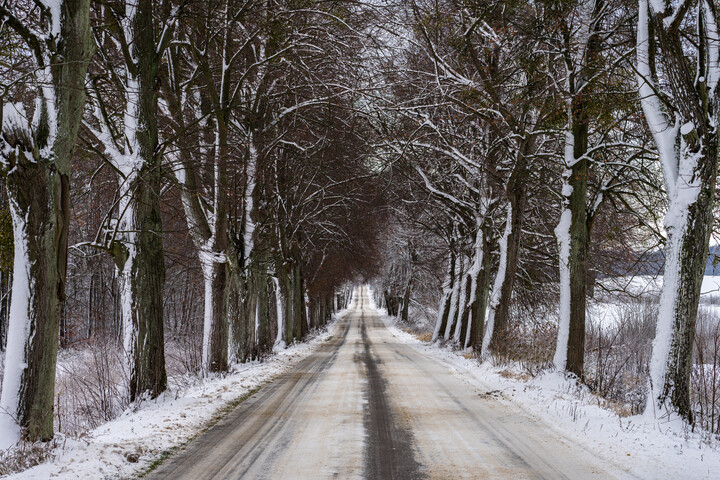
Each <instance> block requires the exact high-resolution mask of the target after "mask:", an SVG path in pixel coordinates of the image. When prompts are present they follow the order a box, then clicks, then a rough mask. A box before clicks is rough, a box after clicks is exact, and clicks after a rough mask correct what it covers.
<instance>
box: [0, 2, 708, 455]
mask: <svg viewBox="0 0 720 480" xmlns="http://www.w3.org/2000/svg"><path fill="white" fill-rule="evenodd" d="M719 21H720V20H719V19H718V11H717V8H716V5H715V3H714V2H712V1H710V0H679V1H669V0H638V1H637V2H627V1H623V0H539V1H538V0H534V1H530V0H508V1H502V2H498V1H491V0H401V1H398V2H386V3H385V2H370V3H367V4H364V3H362V2H349V1H344V0H337V1H330V2H322V1H317V0H209V1H195V0H161V1H153V0H0V132H1V139H0V159H1V162H0V171H1V172H2V177H3V179H4V186H3V188H2V195H0V198H1V199H2V201H1V202H0V214H3V215H0V217H2V218H0V290H2V292H0V293H4V294H6V296H3V297H2V298H0V317H2V321H1V322H0V340H1V341H0V345H2V347H3V348H4V349H5V352H4V355H5V361H4V374H3V384H2V395H1V397H0V410H1V412H0V428H2V429H4V430H3V431H13V432H15V436H16V437H17V438H23V439H25V440H29V441H35V440H47V439H50V438H51V437H52V436H53V433H54V428H55V427H54V425H53V418H54V410H53V409H54V402H55V390H54V385H55V378H56V362H57V356H58V346H61V347H62V348H65V347H68V348H69V347H72V346H77V345H80V344H81V343H82V342H85V343H88V344H89V343H91V342H93V341H97V339H99V338H102V339H103V342H105V343H104V344H108V343H109V344H110V345H111V347H112V348H111V349H112V350H113V351H117V352H120V356H121V357H122V364H123V367H124V369H123V374H124V378H125V381H126V385H124V387H123V389H122V392H121V394H122V395H123V397H124V398H125V399H126V400H127V401H128V402H132V401H136V400H140V399H143V398H148V397H149V398H154V397H157V396H158V395H160V394H161V393H162V392H163V391H164V390H165V389H166V388H167V383H168V376H167V367H166V363H167V360H168V355H167V352H168V350H169V349H170V348H171V347H172V348H175V346H176V345H178V344H179V343H181V342H186V343H187V344H188V345H189V347H187V350H188V351H190V352H193V353H192V354H193V355H195V356H196V357H197V360H196V361H194V360H193V361H191V360H188V359H187V358H186V359H184V361H186V363H188V364H191V366H190V368H189V369H190V370H194V373H199V374H202V375H207V374H210V373H211V372H220V373H222V372H226V371H228V369H229V368H230V366H231V365H232V363H233V362H244V361H247V360H250V359H257V358H262V357H263V356H264V355H266V354H268V353H269V352H270V351H272V349H273V348H281V347H282V346H284V345H287V344H290V343H292V342H294V341H300V340H302V339H303V338H304V337H305V336H306V335H307V334H308V332H309V331H310V329H312V328H315V327H318V326H321V325H324V324H325V323H327V322H328V321H329V319H330V316H331V313H332V312H333V311H334V310H336V309H337V308H339V307H342V306H343V305H344V304H345V301H346V300H347V294H348V289H347V286H348V285H349V284H351V283H352V282H357V281H366V280H370V279H372V280H373V281H374V283H375V284H376V285H377V286H378V289H377V290H376V293H377V294H378V299H379V300H380V302H381V303H382V305H383V306H385V307H386V308H387V309H388V312H389V313H390V314H392V315H397V316H398V317H400V318H401V319H403V320H404V321H408V320H409V317H410V311H411V306H413V308H420V309H425V310H427V311H431V312H433V314H435V313H436V315H435V318H436V321H435V325H434V327H435V328H434V332H433V340H442V341H451V342H454V343H455V344H456V345H458V346H459V347H461V348H470V349H472V351H473V352H474V354H475V355H476V356H477V357H478V358H481V359H482V358H486V357H487V355H489V354H495V355H508V354H509V353H510V352H508V351H507V350H508V346H509V345H510V341H509V339H510V338H512V337H515V336H517V332H518V331H519V329H520V328H521V323H522V322H521V321H520V319H519V318H518V314H517V312H518V311H519V310H518V308H516V307H517V306H519V305H520V306H526V307H527V306H530V307H528V308H535V307H537V306H538V305H540V304H543V305H545V306H548V305H549V306H550V308H547V310H546V311H547V316H548V318H549V319H551V320H552V324H553V337H552V338H553V342H554V348H553V358H552V362H551V363H552V365H551V368H554V369H555V370H557V371H560V372H567V374H569V375H571V376H574V377H576V378H577V379H578V380H579V381H584V380H585V371H586V365H585V359H586V357H587V351H586V348H585V347H586V344H585V342H586V333H587V332H586V326H587V319H586V311H587V299H588V297H589V296H591V295H592V294H593V292H594V290H595V289H596V284H597V279H598V278H599V277H600V276H604V275H616V274H618V273H628V272H630V271H631V270H632V265H633V263H634V262H636V261H637V260H638V255H639V253H638V252H642V251H646V250H650V249H652V248H657V247H658V246H659V245H660V246H662V247H663V248H664V249H665V252H666V261H665V267H664V268H665V275H664V278H665V281H664V284H663V290H662V296H661V299H660V309H659V312H660V314H659V318H658V321H657V328H656V331H657V333H656V338H655V342H654V344H653V354H652V360H651V362H650V364H649V373H648V378H649V381H648V386H647V407H646V408H648V409H651V410H652V411H653V412H655V415H656V416H658V417H659V416H661V415H663V414H665V413H671V414H677V415H679V416H680V417H682V418H683V419H685V420H686V421H688V422H690V423H692V422H693V408H692V406H691V402H690V376H691V372H692V362H693V345H694V343H693V342H694V333H695V322H696V318H697V313H698V303H699V300H700V287H701V283H702V276H703V272H704V269H705V264H706V258H707V254H708V243H709V238H710V234H711V230H712V227H713V215H712V214H713V206H714V205H713V201H714V197H715V176H716V169H717V155H718V146H717V132H716V131H715V128H716V124H717V121H718V118H717V116H718V113H717V109H718V105H717V102H718V98H717V96H718V93H717V83H718V81H720V36H719V35H720V32H719V31H718V27H717V25H718V22H719ZM663 216H664V220H663ZM10 230H12V234H10V233H9V231H10ZM8 259H12V260H8ZM10 277H12V279H10ZM8 300H9V301H8ZM5 345H6V346H5Z"/></svg>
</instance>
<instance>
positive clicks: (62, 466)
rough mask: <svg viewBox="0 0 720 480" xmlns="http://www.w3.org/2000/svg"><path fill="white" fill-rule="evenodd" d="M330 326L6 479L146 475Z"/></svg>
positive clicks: (69, 444)
mask: <svg viewBox="0 0 720 480" xmlns="http://www.w3.org/2000/svg"><path fill="white" fill-rule="evenodd" d="M344 313H345V312H339V313H338V314H337V315H336V316H335V321H334V322H332V323H331V324H329V325H328V326H327V327H326V328H325V329H323V330H320V331H318V332H317V333H316V334H315V335H314V337H312V338H311V339H309V340H308V341H306V342H303V343H299V344H295V345H292V346H290V347H289V348H287V349H284V350H280V351H278V352H276V353H274V354H273V355H271V356H270V357H269V358H267V359H266V360H265V361H263V362H248V363H243V364H237V365H235V366H234V368H233V369H232V371H231V372H230V373H228V374H226V375H223V376H211V377H209V378H205V379H199V380H198V383H197V384H196V385H193V386H191V387H188V388H184V389H178V390H172V389H171V390H168V391H167V392H165V393H164V394H163V395H161V396H160V397H158V398H157V399H155V400H150V401H145V402H142V403H140V404H139V405H135V406H134V408H133V407H131V408H130V409H128V410H127V411H125V412H124V413H123V415H121V416H120V417H119V418H117V419H115V420H112V421H110V422H108V423H106V424H105V425H102V426H101V427H99V428H97V429H95V430H92V431H90V432H89V433H88V434H87V435H84V436H82V437H80V438H70V437H64V436H62V435H60V434H59V435H57V436H56V443H57V444H58V446H57V447H56V448H55V449H54V451H53V454H52V456H53V458H52V459H51V460H49V461H48V462H46V463H43V464H41V465H37V466H35V467H33V468H30V469H28V470H25V471H23V472H20V473H17V474H14V475H10V476H6V477H4V478H7V479H13V480H15V479H18V480H19V479H23V480H25V479H38V480H40V479H42V480H45V479H51V478H58V479H75V478H77V479H91V478H92V479H114V478H127V477H132V476H134V475H137V474H140V473H141V472H143V471H145V470H147V469H148V468H149V467H150V466H151V465H152V464H153V463H154V462H157V461H158V460H160V459H162V458H163V457H164V456H165V455H167V452H168V451H170V450H171V449H173V448H176V447H179V446H182V445H184V444H185V443H187V442H188V441H189V440H191V439H192V438H193V437H195V436H196V435H197V434H198V433H201V432H202V431H204V430H205V429H207V428H208V427H209V426H211V425H212V424H213V423H214V422H215V421H216V420H218V419H219V418H221V417H222V416H223V415H224V414H227V413H229V411H230V410H231V409H232V408H233V407H234V406H236V405H238V404H239V403H240V402H241V401H242V400H243V399H244V398H247V396H248V395H250V394H252V393H254V392H255V391H256V390H257V389H258V388H260V387H261V386H262V385H263V384H266V383H268V382H269V381H271V380H273V379H275V378H277V377H278V376H279V375H280V374H282V373H284V372H286V371H287V370H289V369H290V368H292V367H293V366H295V365H296V364H297V363H298V362H300V361H301V360H302V359H304V358H306V357H307V356H309V355H310V354H311V353H312V352H313V351H314V350H315V349H316V348H317V346H318V345H319V344H321V343H322V342H324V341H326V340H327V339H328V338H329V337H331V336H332V335H333V334H334V332H335V328H336V326H337V318H340V317H341V316H342V315H344Z"/></svg>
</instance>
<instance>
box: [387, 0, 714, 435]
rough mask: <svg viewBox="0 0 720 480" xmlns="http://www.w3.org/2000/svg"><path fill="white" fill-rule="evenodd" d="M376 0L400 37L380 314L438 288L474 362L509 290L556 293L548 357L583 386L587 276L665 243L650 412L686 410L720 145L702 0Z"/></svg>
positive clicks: (443, 312) (505, 306)
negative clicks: (389, 227) (393, 1)
mask: <svg viewBox="0 0 720 480" xmlns="http://www.w3.org/2000/svg"><path fill="white" fill-rule="evenodd" d="M389 12H390V13H388V18H390V19H391V20H389V22H392V23H393V25H394V27H393V30H394V31H399V32H402V34H401V36H402V37H403V38H402V39H401V40H397V41H396V42H395V43H394V44H393V48H396V50H395V52H396V53H395V55H393V56H392V64H391V65H390V66H389V67H388V69H387V74H386V82H387V88H388V93H387V94H386V96H385V97H384V100H385V103H384V104H383V105H382V106H379V107H378V108H379V109H381V111H382V112H383V114H382V115H378V121H377V128H378V130H380V131H382V132H383V134H384V135H383V141H382V142H381V144H380V145H379V146H378V149H379V151H381V152H382V155H383V156H384V157H385V158H386V159H387V162H388V163H389V164H390V165H391V171H392V174H393V175H394V176H395V178H396V181H397V183H398V184H399V185H401V186H400V187H398V188H396V189H395V191H394V193H395V194H396V195H395V197H394V200H392V202H391V204H392V205H394V207H393V218H394V219H395V220H396V224H397V226H396V227H395V228H394V230H393V233H392V234H391V235H389V236H388V238H387V240H386V243H387V247H386V249H387V251H388V252H389V256H390V257H391V260H390V264H388V265H387V266H386V267H385V268H384V276H383V278H382V279H381V280H379V281H378V285H379V288H380V289H382V290H383V295H382V299H381V300H382V301H383V302H384V304H385V305H386V306H387V307H388V310H389V311H391V312H393V313H396V314H398V315H399V316H401V317H406V316H407V313H406V312H407V308H408V304H409V303H410V302H413V301H415V302H416V304H417V305H418V306H419V307H422V306H423V301H426V300H424V299H426V298H431V297H432V295H427V291H428V290H433V291H440V292H441V295H440V297H441V298H440V303H439V307H438V309H437V312H438V313H437V320H436V323H435V330H434V334H433V336H434V339H440V340H453V341H455V342H456V343H457V344H458V345H459V346H460V347H462V348H466V347H470V348H472V349H473V350H474V351H475V353H476V354H477V355H478V356H481V357H482V356H484V355H486V354H487V353H489V352H493V353H495V354H503V350H504V349H506V348H507V342H506V341H505V339H506V337H507V336H508V334H514V332H513V331H512V330H511V329H512V328H519V325H520V323H521V322H518V321H512V320H513V319H512V318H510V314H509V312H510V309H509V307H510V305H511V304H512V302H519V303H522V302H523V301H527V300H528V298H534V299H538V298H540V297H542V296H543V294H549V295H550V296H551V297H552V296H553V295H557V297H556V298H557V302H558V304H556V305H559V306H558V307H557V311H558V312H559V315H558V316H559V322H558V326H557V340H556V346H555V354H554V358H553V362H552V363H553V365H554V368H555V369H556V370H558V371H565V372H567V373H569V374H572V375H574V376H575V377H577V378H578V379H579V380H581V381H582V380H583V377H584V371H585V366H584V361H585V357H586V352H585V338H586V332H585V327H586V318H585V317H586V309H587V306H586V298H587V296H588V294H590V293H591V292H592V290H593V289H594V287H595V283H596V278H597V276H598V275H600V274H604V275H608V274H609V275H617V274H618V273H622V272H626V271H628V270H627V267H628V266H629V265H631V264H632V262H633V261H635V260H637V256H638V253H639V252H642V251H643V250H645V249H652V248H655V247H656V246H657V245H658V243H660V244H663V243H664V248H665V252H666V263H665V275H664V279H665V280H664V284H663V288H662V295H661V303H660V317H659V319H658V323H657V334H656V338H655V341H654V344H653V356H652V361H651V362H650V375H649V378H650V381H649V385H648V401H647V407H646V408H647V409H650V410H651V411H652V412H654V413H655V414H656V415H657V416H658V417H660V416H661V415H663V414H664V413H668V412H669V413H676V414H679V415H680V416H681V417H683V418H684V419H686V420H687V421H689V422H692V421H693V418H692V416H693V414H692V409H691V406H690V397H689V395H690V388H689V381H690V375H691V365H692V354H693V336H694V332H695V322H696V317H697V312H698V302H699V294H700V287H701V281H702V277H703V273H704V270H705V265H706V258H707V255H708V242H709V238H710V234H711V230H712V225H713V217H712V211H713V200H714V196H715V176H716V169H717V167H716V164H717V155H718V151H717V132H716V124H717V101H718V97H717V95H718V93H717V82H718V75H719V74H720V70H719V68H720V63H719V61H720V56H719V55H720V51H719V50H718V48H720V43H719V42H718V29H717V24H718V11H717V7H716V4H715V3H714V2H711V1H705V0H682V1H678V2H670V1H666V0H639V2H626V1H616V0H569V1H532V2H531V1H508V2H492V1H485V0H469V1H465V0H441V1H432V2H430V1H424V0H410V1H409V2H405V3H403V4H402V6H398V7H396V8H395V9H393V8H392V7H389ZM658 160H659V161H658ZM663 178H664V181H663V180H662V179H663ZM663 211H666V212H667V213H666V215H665V219H664V222H663V220H662V219H661V218H658V216H659V215H661V212H663ZM613 257H614V258H613ZM608 260H610V261H608ZM438 271H444V272H445V278H444V280H437V276H433V275H432V274H431V273H429V272H438ZM411 291H412V292H411ZM423 295H425V297H423ZM379 298H380V297H379Z"/></svg>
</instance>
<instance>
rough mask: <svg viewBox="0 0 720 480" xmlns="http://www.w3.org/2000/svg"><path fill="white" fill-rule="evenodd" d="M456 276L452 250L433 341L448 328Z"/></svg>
mask: <svg viewBox="0 0 720 480" xmlns="http://www.w3.org/2000/svg"><path fill="white" fill-rule="evenodd" d="M454 278H455V254H454V253H453V252H452V250H451V251H450V255H449V261H448V272H447V274H446V275H445V281H444V282H443V294H442V297H441V298H440V306H439V307H438V318H437V320H436V322H435V331H434V332H433V337H432V341H433V342H434V341H436V340H437V339H438V336H439V335H440V333H441V332H443V333H444V332H445V329H446V328H447V321H448V316H449V314H450V297H451V295H452V291H453V280H454Z"/></svg>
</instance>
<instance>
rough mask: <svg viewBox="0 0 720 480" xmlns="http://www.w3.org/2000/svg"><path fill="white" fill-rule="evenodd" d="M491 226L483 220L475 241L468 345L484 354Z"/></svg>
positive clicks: (477, 353)
mask: <svg viewBox="0 0 720 480" xmlns="http://www.w3.org/2000/svg"><path fill="white" fill-rule="evenodd" d="M489 230H490V226H489V225H487V224H486V222H483V225H482V227H481V228H480V229H479V230H478V233H477V237H478V238H477V240H476V243H475V265H474V266H473V269H474V270H476V272H474V273H473V274H472V275H473V276H474V277H475V281H474V282H473V285H472V287H473V288H472V290H473V292H472V298H471V301H470V315H471V316H470V331H469V335H468V338H467V342H466V347H472V349H473V351H474V352H475V354H476V355H481V354H482V344H483V335H484V330H485V311H486V309H487V304H488V295H489V291H490V241H489V238H488V235H489V233H490V232H489Z"/></svg>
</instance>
